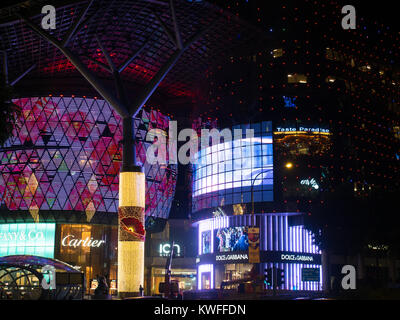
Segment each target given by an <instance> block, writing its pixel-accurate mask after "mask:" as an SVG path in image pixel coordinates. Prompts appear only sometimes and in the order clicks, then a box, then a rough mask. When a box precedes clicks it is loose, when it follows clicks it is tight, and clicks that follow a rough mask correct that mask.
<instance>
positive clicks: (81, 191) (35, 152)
mask: <svg viewBox="0 0 400 320" xmlns="http://www.w3.org/2000/svg"><path fill="white" fill-rule="evenodd" d="M13 102H14V103H15V104H17V105H18V106H19V107H20V108H21V111H22V112H21V117H20V119H19V120H18V125H17V126H15V128H14V130H13V134H12V136H11V137H10V138H9V139H8V141H7V142H6V143H5V144H4V146H2V147H0V205H5V206H6V207H7V208H8V209H9V210H11V211H13V210H29V212H30V213H31V214H32V215H33V216H34V215H35V214H37V212H40V211H43V210H49V211H61V210H63V211H77V212H82V213H83V214H86V216H87V220H88V221H90V220H91V218H92V217H93V215H94V214H95V213H96V212H111V213H116V212H118V192H119V189H118V183H119V171H120V167H121V164H122V144H121V140H122V121H121V117H120V116H119V115H118V114H117V113H116V112H115V111H114V110H113V109H112V108H111V107H110V105H109V104H108V103H107V102H105V101H104V100H101V99H89V98H79V97H74V96H72V97H31V98H19V99H15V100H13ZM168 125H169V118H168V117H167V116H165V115H163V114H161V113H160V112H158V111H156V110H151V109H150V110H144V109H143V110H142V111H141V112H140V113H139V114H138V116H137V118H136V119H135V129H136V156H137V160H138V161H139V162H141V163H143V167H144V171H145V174H146V216H147V217H150V216H152V217H157V218H163V219H167V218H168V215H169V210H170V207H171V203H172V199H173V196H174V193H175V184H176V175H177V166H176V165H168V166H161V165H158V164H154V165H152V164H149V163H148V162H147V161H145V160H146V150H147V149H148V148H149V146H150V145H151V144H152V143H151V142H146V139H145V138H146V134H147V132H148V131H149V130H150V129H154V128H158V129H160V130H166V131H168Z"/></svg>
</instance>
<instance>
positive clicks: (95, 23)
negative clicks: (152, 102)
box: [0, 0, 265, 96]
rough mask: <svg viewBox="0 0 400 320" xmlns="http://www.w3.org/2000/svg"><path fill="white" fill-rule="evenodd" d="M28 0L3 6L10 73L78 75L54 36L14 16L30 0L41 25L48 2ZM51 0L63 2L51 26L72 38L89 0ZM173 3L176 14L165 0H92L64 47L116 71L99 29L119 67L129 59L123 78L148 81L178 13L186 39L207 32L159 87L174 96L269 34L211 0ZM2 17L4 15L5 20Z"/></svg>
mask: <svg viewBox="0 0 400 320" xmlns="http://www.w3.org/2000/svg"><path fill="white" fill-rule="evenodd" d="M24 3H27V5H25V6H22V5H20V6H15V7H12V8H8V9H2V10H0V34H1V37H0V50H3V51H7V52H8V54H9V59H8V60H9V61H8V63H9V68H8V69H9V71H8V72H9V73H10V75H19V74H21V73H22V72H24V71H26V70H27V69H28V68H29V67H31V66H32V65H33V64H36V68H35V69H34V70H32V71H31V72H30V73H29V75H28V78H30V79H44V78H50V79H60V78H66V77H71V78H73V77H76V76H77V75H78V72H77V70H76V68H75V67H74V66H73V65H72V64H71V63H70V62H69V61H68V59H66V58H65V57H64V55H63V54H62V53H61V52H60V51H59V50H57V49H56V48H55V47H54V46H53V45H52V44H51V43H49V42H47V41H45V40H43V39H41V38H39V37H38V36H37V35H36V34H35V33H34V32H33V31H32V30H31V29H30V28H29V27H28V26H27V25H26V24H25V23H24V22H23V21H22V20H20V19H18V18H17V16H16V13H18V12H22V11H21V10H22V9H26V7H28V9H30V10H31V12H32V13H33V14H34V15H35V17H34V18H32V21H33V22H34V23H35V24H36V25H37V26H40V20H41V17H42V15H41V14H40V10H39V9H40V8H41V6H43V5H45V4H47V2H46V1H25V2H24ZM54 3H55V4H57V3H60V4H61V5H62V6H61V7H57V29H56V30H54V32H53V33H52V34H53V35H54V36H55V37H56V38H57V39H65V38H70V37H68V34H69V33H68V30H71V27H72V26H73V25H74V23H76V22H77V21H78V20H79V17H80V13H82V12H84V11H85V8H86V6H87V4H88V2H85V1H84V2H82V1H79V2H76V1H54ZM174 3H175V6H174V12H175V13H176V19H175V20H174V19H173V18H172V14H171V10H170V8H169V3H168V2H162V1H145V0H136V1H135V0H125V1H123V0H115V1H109V0H107V1H106V0H95V1H93V3H92V4H91V6H90V7H89V8H88V10H87V13H86V15H85V18H83V19H82V21H81V24H80V28H79V29H78V30H76V33H75V36H74V37H71V38H70V39H69V40H68V42H67V46H66V47H67V48H68V49H70V50H71V51H73V52H74V53H75V54H76V55H77V56H78V57H79V58H80V59H81V60H82V62H83V64H84V65H85V66H86V67H87V68H88V69H89V70H91V71H94V73H95V75H96V76H98V77H99V78H112V76H111V74H110V73H109V71H108V70H107V69H110V67H109V65H108V63H107V59H106V58H105V57H104V55H103V53H102V50H101V48H100V46H99V43H98V41H97V40H96V35H99V36H100V38H101V39H100V40H101V42H102V44H103V45H104V48H105V49H106V50H107V52H108V53H109V55H110V57H111V58H112V60H113V63H114V64H115V65H116V66H118V67H119V69H121V68H122V67H124V66H125V64H126V63H127V62H130V64H129V65H128V66H125V70H123V73H122V74H121V78H122V80H124V82H126V83H134V84H138V85H142V86H143V85H144V84H146V83H148V82H149V80H150V79H152V78H153V77H154V76H155V74H156V73H157V72H158V71H159V70H160V68H161V67H162V66H163V65H164V64H165V62H166V61H167V60H168V58H169V57H171V56H172V55H173V53H174V51H175V50H176V46H175V44H174V43H173V41H172V40H171V38H173V37H174V35H173V34H172V30H174V21H177V24H178V28H179V35H180V37H181V42H182V43H185V42H187V41H188V40H189V39H190V38H191V37H192V36H193V35H194V34H196V33H197V32H199V31H201V30H204V28H205V27H208V28H209V29H208V30H207V32H206V33H205V34H204V35H203V36H202V37H201V38H199V39H198V40H197V41H196V42H194V43H193V44H192V45H191V46H190V49H189V50H186V52H184V53H183V55H182V56H181V58H180V60H179V62H178V63H177V64H176V65H175V66H174V68H173V69H172V70H171V71H170V72H169V73H168V75H167V76H166V77H165V79H164V80H163V81H162V82H161V84H160V88H159V89H158V90H160V91H162V92H163V93H165V94H167V95H169V96H193V94H194V93H195V91H196V90H195V89H194V88H193V87H194V86H195V84H196V83H197V81H198V80H199V78H201V77H202V76H204V74H205V71H206V70H207V68H208V67H209V66H210V65H211V64H215V63H218V61H219V59H221V57H225V56H227V55H230V54H232V52H233V51H234V49H238V48H239V47H246V46H248V47H250V46H254V45H255V42H256V41H257V39H258V41H260V39H263V38H265V36H264V35H263V36H262V37H261V32H260V30H258V29H255V28H253V27H251V26H248V25H246V24H245V23H244V22H243V21H240V20H238V19H237V18H236V16H234V15H231V14H229V13H227V12H225V11H222V10H221V9H219V8H218V7H216V6H214V5H212V4H210V3H208V2H206V1H201V2H197V1H193V2H190V1H186V0H179V1H175V2H174ZM24 12H26V11H24ZM2 21H4V23H2V24H1V22H2ZM212 22H213V24H212V25H211V26H210V24H211V23H212ZM165 30H167V31H165ZM174 41H175V42H176V41H177V40H174ZM178 43H179V41H178ZM132 58H133V59H132ZM134 93H135V92H133V94H134ZM128 96H129V92H128Z"/></svg>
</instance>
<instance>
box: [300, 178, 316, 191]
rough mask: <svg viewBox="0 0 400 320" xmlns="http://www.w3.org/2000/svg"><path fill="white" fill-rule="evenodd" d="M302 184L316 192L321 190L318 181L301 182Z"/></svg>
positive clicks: (304, 180) (305, 180)
mask: <svg viewBox="0 0 400 320" xmlns="http://www.w3.org/2000/svg"><path fill="white" fill-rule="evenodd" d="M300 184H301V185H305V186H311V187H312V188H314V189H315V190H318V189H319V185H318V183H317V181H315V179H314V178H312V179H303V180H300Z"/></svg>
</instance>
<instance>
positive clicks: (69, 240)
mask: <svg viewBox="0 0 400 320" xmlns="http://www.w3.org/2000/svg"><path fill="white" fill-rule="evenodd" d="M104 243H105V241H104V240H93V238H89V237H87V238H86V239H85V240H83V239H77V238H75V236H74V235H72V234H69V235H67V236H65V237H64V238H63V239H62V241H61V245H62V246H63V247H74V248H76V247H92V248H98V247H100V246H101V245H102V244H104Z"/></svg>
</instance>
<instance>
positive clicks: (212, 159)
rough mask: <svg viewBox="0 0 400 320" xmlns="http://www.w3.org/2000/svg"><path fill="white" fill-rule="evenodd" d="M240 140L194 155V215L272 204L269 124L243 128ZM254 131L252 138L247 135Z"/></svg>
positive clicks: (218, 145) (205, 149)
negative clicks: (227, 207)
mask: <svg viewBox="0 0 400 320" xmlns="http://www.w3.org/2000/svg"><path fill="white" fill-rule="evenodd" d="M238 129H240V130H242V138H241V139H238V138H237V137H236V139H235V136H234V137H233V139H232V141H229V142H223V143H219V144H215V145H212V146H210V147H207V148H203V149H202V150H200V151H199V152H198V153H197V154H196V155H195V160H196V161H195V165H194V170H193V192H192V199H193V202H192V210H193V212H196V211H199V210H202V209H205V208H212V207H218V206H224V205H231V204H241V203H251V193H252V192H251V190H252V186H253V196H254V202H268V201H273V148H272V122H271V121H264V122H261V123H253V124H244V125H239V126H235V127H233V128H232V132H233V133H234V132H235V130H238ZM249 129H250V130H253V137H248V136H247V135H246V132H247V130H249Z"/></svg>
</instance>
